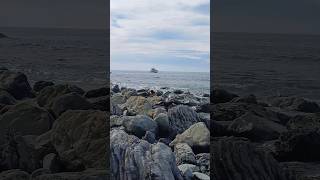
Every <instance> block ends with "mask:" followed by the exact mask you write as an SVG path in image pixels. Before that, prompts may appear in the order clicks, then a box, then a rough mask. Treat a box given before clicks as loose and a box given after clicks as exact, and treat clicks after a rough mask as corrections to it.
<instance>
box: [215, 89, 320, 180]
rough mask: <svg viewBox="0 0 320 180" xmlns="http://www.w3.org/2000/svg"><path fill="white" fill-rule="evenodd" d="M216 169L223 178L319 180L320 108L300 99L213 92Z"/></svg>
mask: <svg viewBox="0 0 320 180" xmlns="http://www.w3.org/2000/svg"><path fill="white" fill-rule="evenodd" d="M211 97H212V99H211V100H212V102H214V104H213V105H212V106H210V111H211V112H212V114H211V117H212V121H211V126H210V127H211V153H212V160H211V164H210V166H211V170H212V177H213V179H219V180H220V179H223V180H258V179H259V180H260V179H268V180H317V179H320V163H319V160H320V159H319V157H320V156H319V150H320V149H319V148H320V131H319V127H320V107H319V105H318V104H317V103H316V102H313V101H312V100H308V99H304V98H301V97H296V96H273V97H256V96H254V95H247V96H238V95H236V94H233V93H231V92H227V91H225V90H223V89H215V90H213V92H212V93H211Z"/></svg>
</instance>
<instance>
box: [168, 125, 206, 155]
mask: <svg viewBox="0 0 320 180" xmlns="http://www.w3.org/2000/svg"><path fill="white" fill-rule="evenodd" d="M178 143H187V144H188V145H189V146H190V147H191V148H192V149H193V150H194V151H195V152H209V149H210V131H209V129H208V128H207V126H206V125H205V124H204V123H203V122H199V123H196V124H194V125H192V126H191V127H190V128H189V129H187V130H186V131H184V132H183V133H182V134H178V135H177V137H176V138H175V139H174V140H173V141H172V142H171V143H170V146H175V145H176V144H178Z"/></svg>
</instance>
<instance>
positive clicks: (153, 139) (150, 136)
mask: <svg viewBox="0 0 320 180" xmlns="http://www.w3.org/2000/svg"><path fill="white" fill-rule="evenodd" d="M142 139H143V140H146V141H148V142H149V143H150V144H154V143H156V142H157V141H156V135H155V134H154V133H153V132H150V131H147V132H146V134H145V135H144V136H143V137H142Z"/></svg>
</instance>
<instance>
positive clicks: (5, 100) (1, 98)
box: [0, 89, 16, 105]
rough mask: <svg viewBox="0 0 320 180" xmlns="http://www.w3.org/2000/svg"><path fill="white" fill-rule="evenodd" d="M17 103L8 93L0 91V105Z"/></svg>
mask: <svg viewBox="0 0 320 180" xmlns="http://www.w3.org/2000/svg"><path fill="white" fill-rule="evenodd" d="M15 103H16V99H15V98H14V97H13V96H12V95H11V94H9V93H8V92H7V91H4V90H1V89H0V104H5V105H13V104H15Z"/></svg>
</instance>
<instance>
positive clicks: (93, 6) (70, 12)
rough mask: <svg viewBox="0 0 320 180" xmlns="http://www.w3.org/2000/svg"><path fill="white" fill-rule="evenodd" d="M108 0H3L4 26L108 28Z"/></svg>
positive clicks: (0, 8) (1, 23)
mask: <svg viewBox="0 0 320 180" xmlns="http://www.w3.org/2000/svg"><path fill="white" fill-rule="evenodd" d="M108 5H109V4H108V1H107V0H27V1H23V0H1V1H0V27H42V28H51V27H52V28H81V29H106V28H107V27H108V24H109V22H108V20H109V18H108V10H109V6H108Z"/></svg>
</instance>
